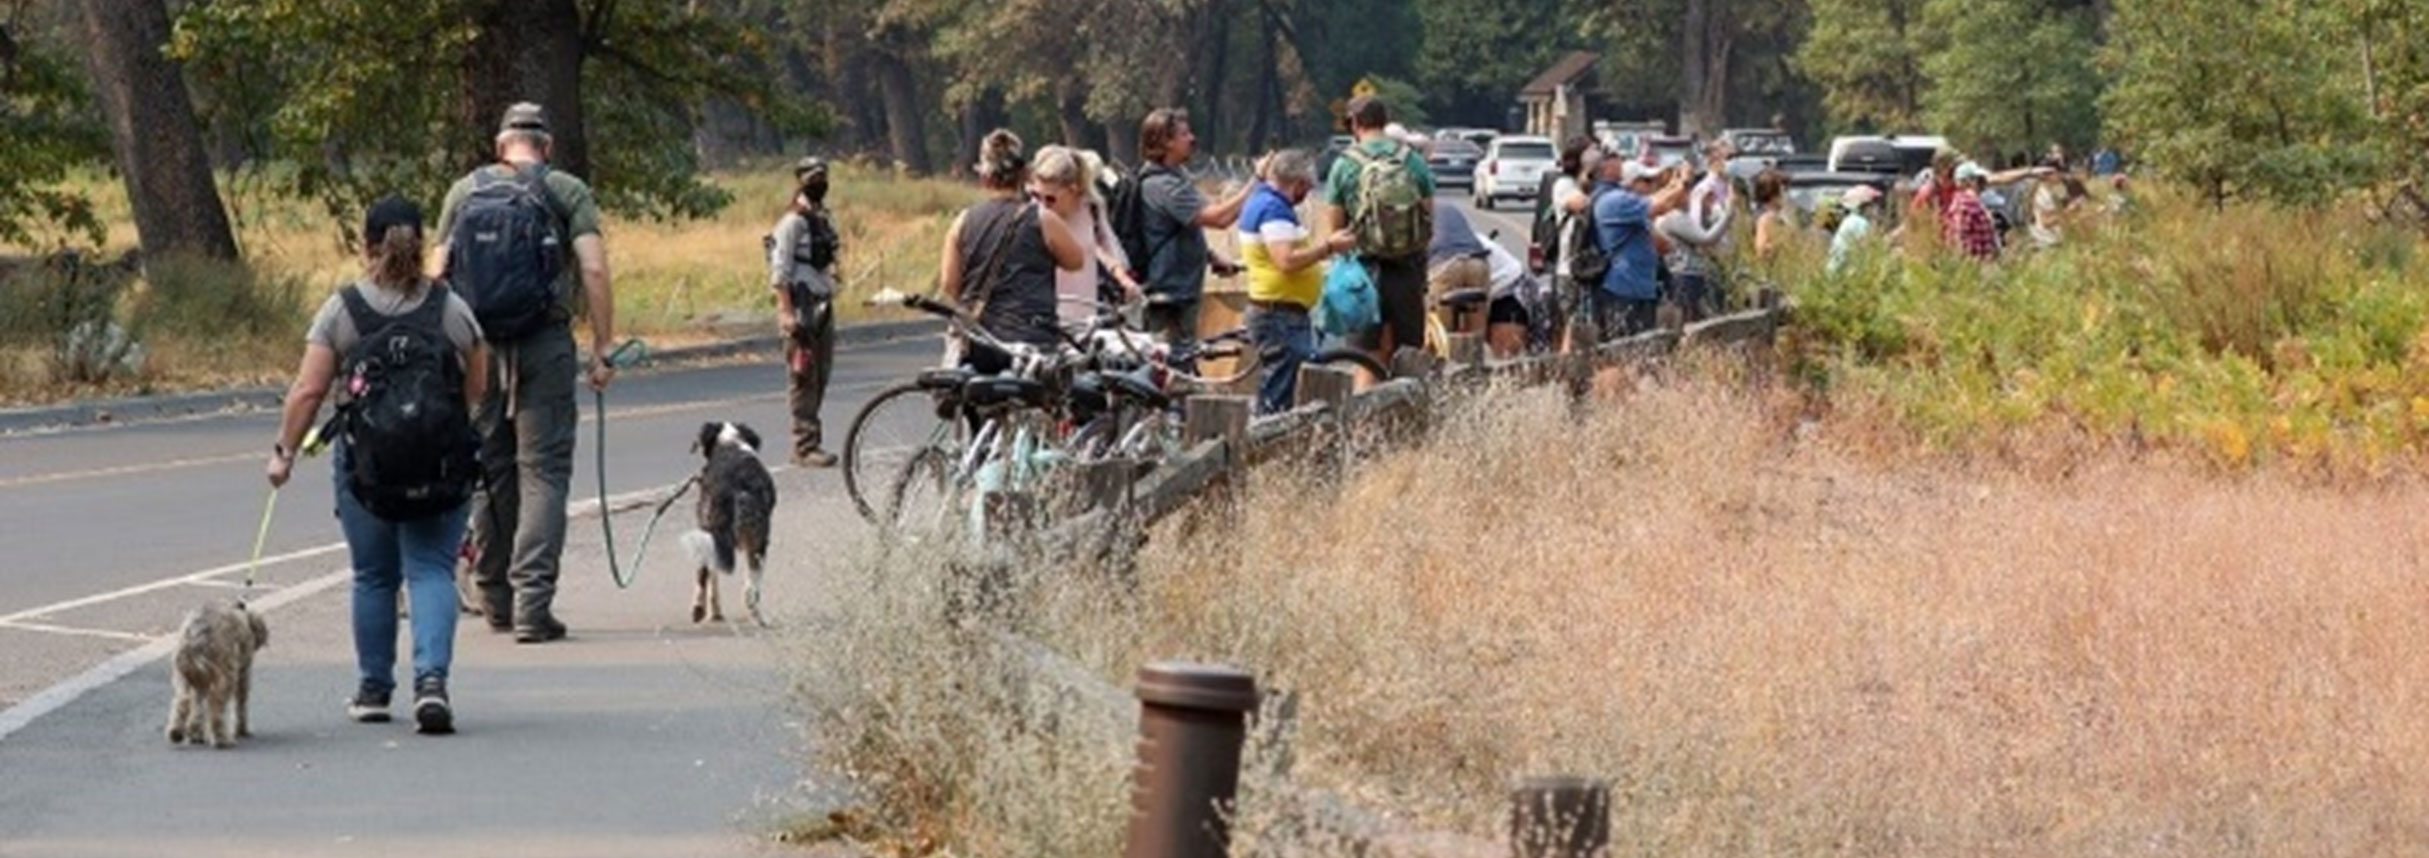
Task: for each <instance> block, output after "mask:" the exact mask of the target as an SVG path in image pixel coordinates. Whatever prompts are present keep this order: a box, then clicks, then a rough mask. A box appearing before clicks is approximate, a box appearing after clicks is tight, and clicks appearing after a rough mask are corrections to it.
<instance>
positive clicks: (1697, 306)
mask: <svg viewBox="0 0 2429 858" xmlns="http://www.w3.org/2000/svg"><path fill="white" fill-rule="evenodd" d="M1670 286H1671V297H1670V300H1671V301H1672V302H1674V303H1676V304H1678V308H1679V310H1681V311H1683V312H1685V313H1686V314H1687V321H1690V322H1700V321H1703V320H1704V319H1705V318H1706V317H1708V316H1711V315H1713V314H1714V313H1717V312H1719V307H1720V295H1719V293H1717V292H1715V291H1714V290H1713V288H1712V278H1710V277H1708V276H1705V275H1702V274H1673V275H1671V277H1670Z"/></svg>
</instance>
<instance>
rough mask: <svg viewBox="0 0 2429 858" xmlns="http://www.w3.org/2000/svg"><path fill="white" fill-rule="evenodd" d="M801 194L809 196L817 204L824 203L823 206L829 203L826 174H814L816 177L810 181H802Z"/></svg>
mask: <svg viewBox="0 0 2429 858" xmlns="http://www.w3.org/2000/svg"><path fill="white" fill-rule="evenodd" d="M801 195H802V196H804V197H808V198H809V200H810V202H813V203H817V204H819V205H822V206H823V205H826V203H827V179H826V177H825V176H814V177H812V178H811V179H810V180H809V181H807V182H803V183H801Z"/></svg>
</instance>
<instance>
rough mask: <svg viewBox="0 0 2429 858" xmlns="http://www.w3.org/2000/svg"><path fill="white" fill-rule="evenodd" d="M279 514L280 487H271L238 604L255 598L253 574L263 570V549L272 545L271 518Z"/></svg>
mask: <svg viewBox="0 0 2429 858" xmlns="http://www.w3.org/2000/svg"><path fill="white" fill-rule="evenodd" d="M277 513H278V487H277V486H271V487H270V499H269V500H268V501H266V502H264V503H263V504H262V505H261V527H259V528H256V529H255V530H254V531H253V559H252V560H248V561H246V562H245V589H244V590H243V592H242V595H239V596H237V598H236V604H239V605H242V604H244V603H245V600H246V599H249V598H252V596H253V572H254V570H257V569H260V568H261V550H262V547H263V546H265V545H268V544H270V517H271V516H273V515H276V514H277Z"/></svg>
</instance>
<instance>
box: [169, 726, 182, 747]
mask: <svg viewBox="0 0 2429 858" xmlns="http://www.w3.org/2000/svg"><path fill="white" fill-rule="evenodd" d="M185 742H186V731H184V730H180V729H177V728H175V727H171V728H169V744H172V745H183V744H185Z"/></svg>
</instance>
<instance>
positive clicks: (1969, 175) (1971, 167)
mask: <svg viewBox="0 0 2429 858" xmlns="http://www.w3.org/2000/svg"><path fill="white" fill-rule="evenodd" d="M1988 178H1990V171H1988V170H1984V169H1982V165H1981V164H1977V163H1974V162H1972V161H1967V162H1965V163H1962V164H1958V165H1957V181H1958V182H1970V181H1973V180H1975V179H1988Z"/></svg>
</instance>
